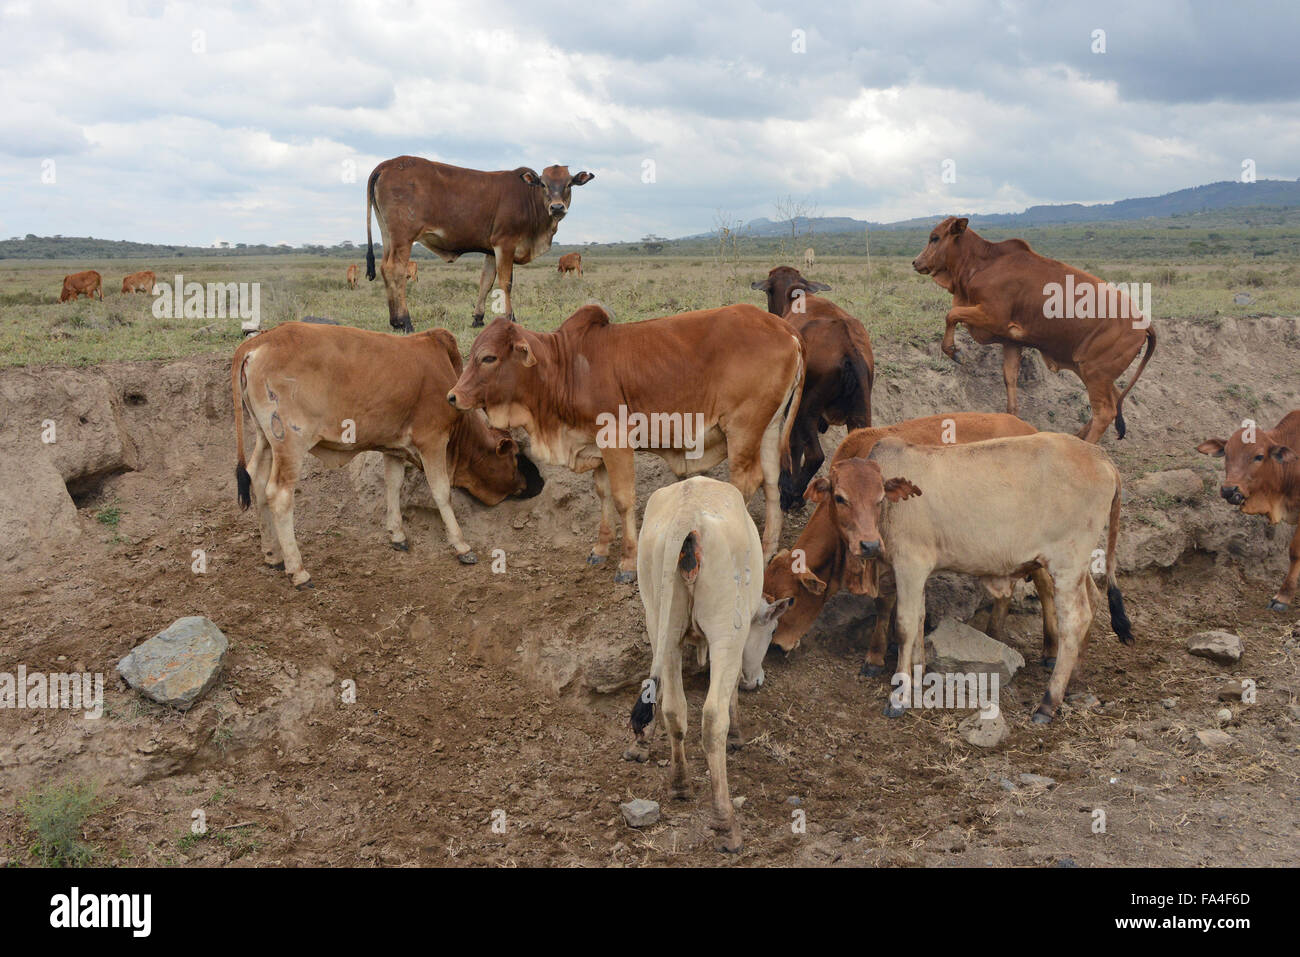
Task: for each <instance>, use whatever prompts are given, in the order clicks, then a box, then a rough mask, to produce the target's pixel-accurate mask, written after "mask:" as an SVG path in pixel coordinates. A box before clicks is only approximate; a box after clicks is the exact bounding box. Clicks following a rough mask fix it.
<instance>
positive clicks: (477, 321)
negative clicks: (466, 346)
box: [469, 315, 483, 329]
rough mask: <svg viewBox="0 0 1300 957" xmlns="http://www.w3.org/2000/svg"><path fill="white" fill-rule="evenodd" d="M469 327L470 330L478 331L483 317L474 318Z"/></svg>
mask: <svg viewBox="0 0 1300 957" xmlns="http://www.w3.org/2000/svg"><path fill="white" fill-rule="evenodd" d="M469 325H470V328H471V329H478V328H479V327H481V326H482V325H483V317H482V316H481V315H480V316H475V317H474V321H473V322H471V323H470V324H469Z"/></svg>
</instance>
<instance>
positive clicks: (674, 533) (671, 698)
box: [623, 475, 791, 854]
mask: <svg viewBox="0 0 1300 957" xmlns="http://www.w3.org/2000/svg"><path fill="white" fill-rule="evenodd" d="M637 581H638V587H639V588H640V590H641V602H642V604H643V605H644V606H645V620H646V632H647V634H648V635H649V636H650V647H651V649H652V651H653V653H654V660H653V662H652V663H651V665H650V677H649V678H647V679H646V680H645V681H643V682H642V683H641V693H640V695H639V696H638V698H637V702H636V705H635V706H634V707H633V708H632V720H631V725H632V730H633V732H634V733H635V735H636V741H635V743H634V744H633V746H632V747H631V748H629V749H628V750H627V751H625V752H624V753H623V757H624V758H625V759H627V760H632V761H645V760H647V759H648V758H649V757H650V739H651V737H652V736H653V722H654V719H655V706H656V705H657V704H659V703H660V701H661V700H662V705H663V720H664V725H665V727H666V728H667V729H668V739H669V743H670V744H671V746H672V763H671V772H670V773H671V779H672V794H673V797H675V798H679V799H685V798H688V797H689V796H690V779H689V777H688V776H687V773H686V747H685V739H686V724H687V719H686V693H685V692H684V691H683V690H682V651H683V648H684V647H685V646H686V645H688V644H693V645H695V647H696V651H697V655H698V658H699V661H700V663H701V664H703V662H704V660H705V659H706V658H707V660H708V662H709V693H708V695H707V697H705V699H704V711H703V714H702V716H701V719H700V727H701V736H702V738H703V742H704V754H705V757H706V759H707V760H708V764H709V784H710V786H711V788H712V791H713V819H712V821H711V822H710V826H711V827H712V828H713V829H714V830H715V831H717V832H718V833H719V834H720V835H721V840H720V842H719V844H718V850H720V851H726V852H730V853H733V854H734V853H736V852H738V851H740V849H741V845H742V839H741V835H740V825H739V824H738V823H737V822H736V815H735V810H734V808H733V807H732V804H731V792H730V791H729V790H728V788H727V750H728V747H729V746H730V747H731V748H733V749H734V748H739V747H740V744H741V735H740V725H739V723H738V720H737V705H738V701H737V691H738V689H739V688H740V687H744V688H745V689H746V690H748V691H752V690H754V689H755V688H757V687H758V686H759V685H761V684H762V683H763V656H764V655H765V654H766V653H767V646H768V645H769V644H770V643H771V641H772V632H773V631H774V630H775V628H776V620H777V618H778V617H780V615H781V614H782V613H783V612H784V611H785V610H786V609H787V608H789V607H790V604H791V601H790V600H789V599H786V600H784V601H779V602H775V603H773V604H769V603H768V602H767V601H765V600H764V599H763V546H762V543H761V542H760V541H759V538H758V529H756V528H755V527H754V521H753V519H751V518H750V517H749V511H748V510H747V509H746V508H745V499H744V498H743V497H742V496H741V494H740V492H739V490H737V488H736V487H735V486H734V485H729V484H727V483H725V482H719V481H717V480H715V479H711V478H707V477H705V476H702V475H697V476H695V477H694V478H689V479H687V480H686V481H684V482H677V483H676V484H673V485H668V486H665V487H664V488H661V489H659V490H658V491H656V492H655V493H654V494H652V495H651V496H650V500H649V501H648V502H647V503H646V510H645V525H644V527H643V528H642V529H641V548H640V551H639V552H638V554H637ZM661 689H662V696H661ZM647 728H650V731H647V730H646V729H647Z"/></svg>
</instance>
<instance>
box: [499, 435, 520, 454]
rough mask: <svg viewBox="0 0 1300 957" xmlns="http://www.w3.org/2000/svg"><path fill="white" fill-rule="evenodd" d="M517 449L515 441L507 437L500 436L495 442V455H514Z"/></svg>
mask: <svg viewBox="0 0 1300 957" xmlns="http://www.w3.org/2000/svg"><path fill="white" fill-rule="evenodd" d="M517 449H518V446H516V445H515V440H514V439H512V438H511V437H510V436H508V435H503V436H501V438H500V439H499V440H498V441H497V455H514V454H515V452H516V451H517Z"/></svg>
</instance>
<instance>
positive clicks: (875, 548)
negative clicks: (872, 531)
mask: <svg viewBox="0 0 1300 957" xmlns="http://www.w3.org/2000/svg"><path fill="white" fill-rule="evenodd" d="M858 550H859V551H860V552H861V553H862V557H863V558H875V557H876V556H877V555H879V554H880V542H879V541H874V542H858Z"/></svg>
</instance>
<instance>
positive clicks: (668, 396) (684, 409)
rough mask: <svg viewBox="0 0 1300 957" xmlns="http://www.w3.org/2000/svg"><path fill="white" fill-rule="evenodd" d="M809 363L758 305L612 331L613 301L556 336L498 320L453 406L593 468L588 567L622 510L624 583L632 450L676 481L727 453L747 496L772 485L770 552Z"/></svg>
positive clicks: (633, 537)
mask: <svg viewBox="0 0 1300 957" xmlns="http://www.w3.org/2000/svg"><path fill="white" fill-rule="evenodd" d="M738 342H740V343H744V345H745V348H744V349H737V348H736V343H738ZM803 369H804V361H803V345H802V343H801V342H800V341H799V337H798V336H797V335H796V334H795V333H794V331H793V330H792V329H791V328H790V326H789V324H788V323H786V322H784V321H782V320H780V319H777V318H775V317H773V316H769V315H768V314H767V313H765V312H763V311H762V310H761V309H757V308H755V307H754V306H750V305H734V306H724V307H722V308H720V309H703V310H700V311H698V312H685V313H681V314H680V315H676V316H667V317H663V318H659V319H647V320H645V321H642V322H630V323H625V324H622V325H614V324H612V323H611V322H610V318H609V314H608V313H607V312H606V311H605V310H604V309H603V308H601V307H600V306H597V305H586V306H583V307H582V308H581V309H579V310H578V311H577V312H575V313H574V314H573V315H572V316H570V317H569V318H568V319H566V320H565V322H564V324H563V325H562V326H560V328H559V329H558V330H556V331H555V332H546V333H537V332H532V331H530V330H527V329H521V328H520V327H519V326H518V325H515V324H512V323H511V322H510V321H509V320H507V319H506V318H505V317H501V318H499V319H496V320H494V321H493V322H492V323H491V324H490V325H489V326H488V327H487V328H486V329H485V330H484V331H483V332H481V333H479V336H478V338H477V339H475V340H474V345H473V346H472V347H471V348H470V354H469V360H468V362H467V364H466V366H465V371H464V373H462V374H461V377H460V379H459V381H457V383H456V387H455V388H454V389H453V390H452V391H451V392H450V393H449V394H448V396H447V400H448V401H449V402H450V403H451V404H452V405H454V406H456V407H457V408H459V409H479V408H482V409H486V410H487V414H488V420H489V421H490V422H491V423H492V424H493V425H496V426H497V427H498V428H513V427H515V426H522V427H523V428H525V429H527V430H528V433H529V435H530V437H531V439H532V442H531V445H530V450H531V451H532V452H533V453H534V454H535V455H536V456H538V459H539V461H542V462H546V463H549V464H552V465H565V466H568V467H569V468H571V469H572V470H573V471H575V472H588V471H594V473H595V475H594V478H595V481H596V491H597V494H598V495H599V496H600V499H601V520H600V535H599V538H598V539H597V543H596V545H595V547H594V548H592V550H591V555H590V556H589V557H588V559H587V561H588V563H589V564H593V565H599V564H601V563H603V562H604V561H605V559H606V557H607V556H608V554H609V544H610V542H611V541H612V540H613V537H614V531H613V528H614V523H615V521H616V519H617V516H615V514H614V510H615V509H617V511H618V512H619V513H620V514H621V517H622V525H623V556H622V561H621V562H620V564H619V571H618V573H617V574H616V576H615V579H614V580H615V581H616V582H630V581H634V580H635V579H636V555H637V532H636V466H635V463H634V461H633V451H634V450H635V449H641V450H645V451H652V452H654V453H655V454H656V455H659V456H661V457H662V458H663V459H664V460H665V462H667V463H668V465H669V467H670V468H672V470H673V471H674V472H675V473H676V474H677V475H678V476H686V475H692V474H696V473H699V472H705V471H707V470H709V469H710V468H712V467H713V466H715V465H717V464H718V463H719V462H721V461H722V460H723V459H724V458H725V459H726V460H727V462H728V464H729V466H730V471H731V474H730V480H731V484H733V485H735V486H736V487H737V488H738V489H740V492H741V494H742V495H743V496H744V497H745V501H749V499H750V498H751V497H752V496H753V494H754V492H755V491H757V490H758V487H759V486H760V485H762V487H763V492H764V498H765V500H766V508H767V520H766V523H765V525H764V527H763V547H764V557H765V558H766V557H768V556H770V555H772V554H773V553H774V552H775V551H776V544H777V541H778V539H779V538H780V534H781V509H780V503H779V501H778V498H777V481H778V478H779V475H780V468H781V464H782V462H783V460H788V457H789V430H790V425H791V423H792V422H793V417H794V415H795V414H796V413H797V412H798V402H799V387H800V385H801V384H802V382H803ZM787 410H788V411H787ZM507 423H509V425H507Z"/></svg>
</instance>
